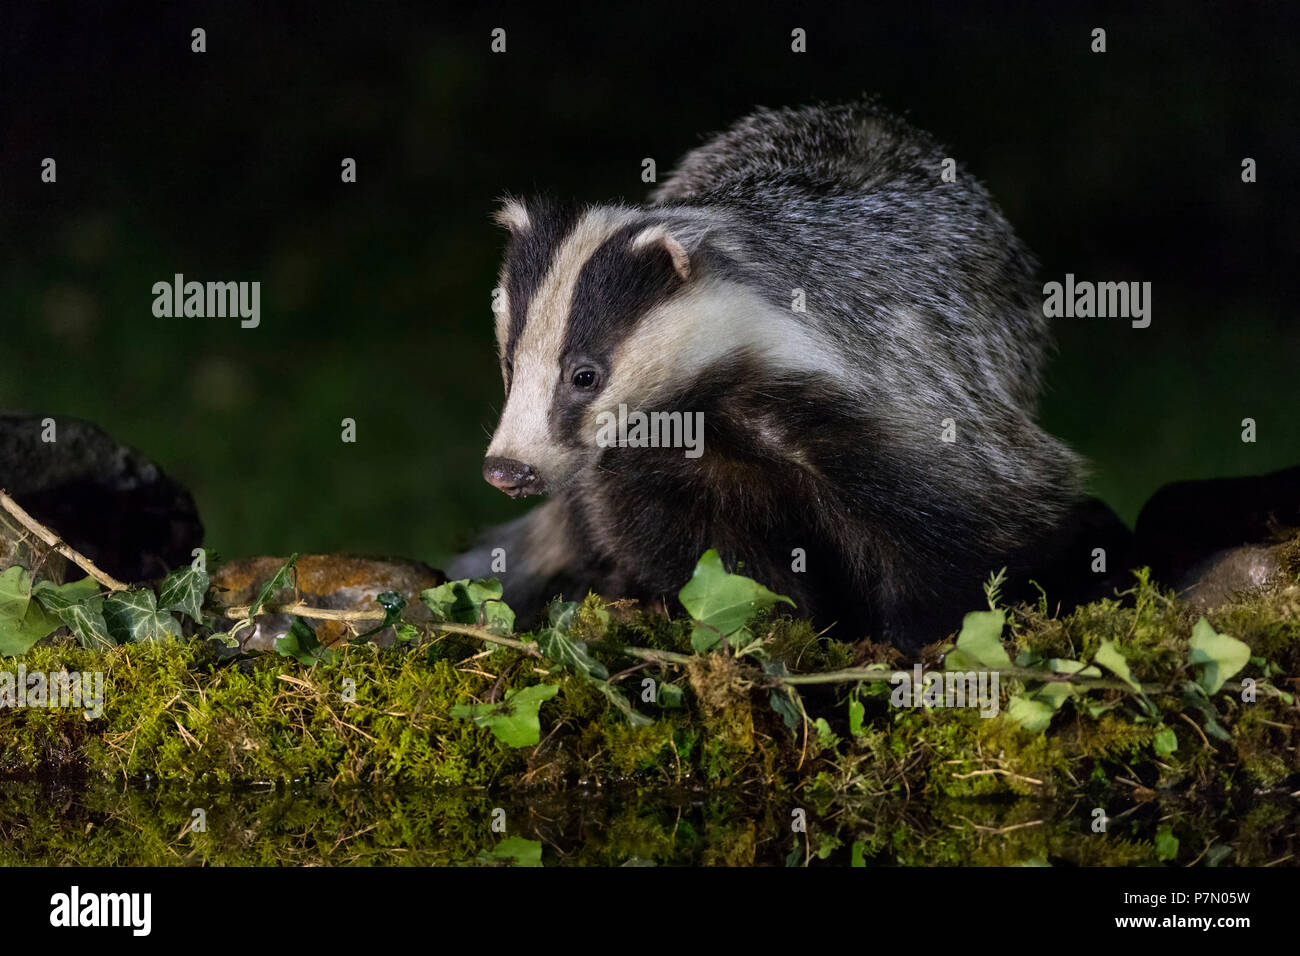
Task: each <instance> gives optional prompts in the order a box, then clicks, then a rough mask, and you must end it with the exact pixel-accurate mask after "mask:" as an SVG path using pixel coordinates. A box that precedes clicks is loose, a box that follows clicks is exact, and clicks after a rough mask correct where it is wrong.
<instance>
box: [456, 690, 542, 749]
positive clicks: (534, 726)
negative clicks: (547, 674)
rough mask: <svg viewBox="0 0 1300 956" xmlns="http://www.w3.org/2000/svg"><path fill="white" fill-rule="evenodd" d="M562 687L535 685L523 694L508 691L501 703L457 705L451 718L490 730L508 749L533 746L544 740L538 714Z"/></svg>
mask: <svg viewBox="0 0 1300 956" xmlns="http://www.w3.org/2000/svg"><path fill="white" fill-rule="evenodd" d="M559 690H560V685H559V684H534V685H533V686H531V687H525V688H524V689H523V690H520V691H507V692H506V699H505V700H503V701H502V702H501V703H499V704H457V705H456V706H455V707H453V708H452V709H451V716H453V717H459V718H461V719H469V720H472V721H474V723H475V724H476V725H478V726H479V727H486V728H487V729H488V730H490V731H492V733H493V734H494V735H495V736H496V738H497V739H498V740H500V741H501V742H502V743H503V744H505V745H506V746H508V747H532V746H535V745H536V744H537V743H538V741H540V740H541V739H542V724H541V721H540V720H539V719H538V716H537V712H538V710H539V709H540V708H541V706H542V701H545V700H550V699H551V698H552V697H554V696H555V695H556V694H557V693H559Z"/></svg>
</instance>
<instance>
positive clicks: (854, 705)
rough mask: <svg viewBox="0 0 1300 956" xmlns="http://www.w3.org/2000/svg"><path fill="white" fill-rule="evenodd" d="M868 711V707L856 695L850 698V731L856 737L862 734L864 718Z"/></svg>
mask: <svg viewBox="0 0 1300 956" xmlns="http://www.w3.org/2000/svg"><path fill="white" fill-rule="evenodd" d="M866 712H867V708H866V707H864V706H863V705H862V701H860V700H858V699H857V698H856V697H850V698H849V733H851V734H852V735H853V736H854V737H861V736H862V718H863V716H865V715H866Z"/></svg>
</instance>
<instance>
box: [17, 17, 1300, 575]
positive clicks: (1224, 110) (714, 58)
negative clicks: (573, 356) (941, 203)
mask: <svg viewBox="0 0 1300 956" xmlns="http://www.w3.org/2000/svg"><path fill="white" fill-rule="evenodd" d="M120 6H122V7H124V8H126V9H122V10H113V9H112V8H111V7H108V6H102V7H101V6H98V5H95V6H89V5H83V8H82V9H76V8H72V9H73V10H74V11H75V12H73V13H68V12H67V11H66V10H63V9H61V8H58V7H53V6H50V5H46V4H42V5H35V4H32V5H24V4H18V5H14V4H5V5H4V7H3V10H2V11H0V52H2V53H3V61H4V64H3V71H4V72H3V79H4V86H3V92H2V94H0V95H3V97H4V99H3V101H2V110H3V111H2V112H0V124H2V125H0V137H3V138H2V139H0V143H2V146H0V150H2V151H0V349H2V354H0V409H6V410H17V411H28V412H39V413H48V414H52V415H56V416H57V415H76V416H81V417H85V418H89V419H92V420H94V421H95V422H97V423H99V424H101V425H102V426H103V427H105V428H106V429H107V430H109V431H110V432H111V433H112V434H114V435H115V436H117V437H119V438H120V439H122V440H124V441H126V442H128V443H130V444H133V445H135V446H137V447H139V448H140V449H142V450H143V451H145V452H146V453H147V454H149V455H151V456H152V457H153V458H154V459H155V460H157V461H158V462H159V463H160V464H161V465H162V466H163V467H164V468H165V469H166V470H168V471H169V472H170V473H172V474H173V475H174V476H175V477H177V478H178V479H180V480H181V481H183V482H185V483H186V484H187V485H189V487H190V488H192V490H193V492H194V494H195V497H196V499H197V501H198V504H199V508H200V511H201V513H202V515H203V518H204V521H205V523H206V525H207V528H208V538H207V543H208V544H209V546H211V547H214V548H216V549H218V550H219V551H221V552H222V553H224V554H230V555H234V554H244V553H252V552H275V553H283V552H288V551H290V550H299V551H320V550H333V549H339V550H347V551H353V552H363V553H364V552H372V553H392V554H407V555H411V556H415V557H421V558H425V559H428V560H432V561H435V562H436V561H439V560H441V559H442V558H444V557H445V556H447V555H448V554H449V553H450V552H452V551H453V550H454V549H455V548H456V547H458V546H459V545H460V544H462V543H463V542H464V541H465V540H466V539H467V537H468V535H469V534H470V533H471V532H472V531H474V530H475V529H478V528H481V527H483V526H484V525H485V524H487V523H489V522H491V521H495V520H500V519H503V518H506V517H509V516H511V515H513V514H517V513H519V510H520V509H522V508H523V507H524V505H523V504H521V503H517V502H511V501H509V500H507V499H506V498H505V497H504V496H501V495H500V494H498V493H497V492H495V491H493V490H492V489H491V488H489V487H488V486H487V485H486V484H484V483H483V481H482V480H481V478H480V477H479V469H480V460H481V455H482V451H483V449H484V447H485V445H486V442H487V436H488V434H489V433H490V431H491V429H492V427H493V425H494V423H495V414H496V411H497V409H498V408H499V403H500V391H501V385H500V378H499V374H498V372H497V368H496V362H495V357H494V354H493V348H494V346H493V338H492V334H491V313H490V309H489V295H490V291H491V289H492V287H493V286H494V285H495V271H496V267H497V259H498V255H499V252H500V246H501V236H500V235H499V234H498V232H497V230H496V228H495V227H494V226H492V225H491V224H490V222H489V214H490V212H491V210H492V209H493V208H494V200H495V197H497V196H499V195H500V194H502V193H503V192H506V191H514V192H528V191H532V190H547V191H550V192H553V193H556V194H558V195H561V196H571V197H576V198H579V199H582V200H590V201H597V200H605V199H616V198H625V199H629V200H637V199H639V198H641V197H642V196H643V195H644V191H645V187H644V186H643V184H642V183H641V182H640V179H639V172H640V161H641V159H642V158H643V157H646V156H652V157H654V158H655V159H656V160H657V161H658V163H659V167H660V171H661V174H662V173H665V172H666V171H667V170H668V168H669V167H670V166H671V164H672V163H673V162H674V161H675V160H676V159H677V158H678V157H679V156H680V155H681V154H682V153H683V152H684V151H685V150H687V149H689V148H690V147H691V146H692V145H694V144H695V143H696V142H698V140H699V137H700V136H701V135H703V134H705V133H707V132H709V131H711V130H715V129H718V128H720V127H723V126H725V125H726V124H728V123H729V122H731V121H732V120H733V119H735V118H736V117H738V116H740V115H742V114H743V113H744V112H746V111H747V110H748V109H749V108H751V107H752V106H754V105H755V104H763V105H769V106H777V105H786V104H797V103H802V102H807V101H811V100H816V99H827V100H834V99H841V98H849V97H853V96H856V95H857V94H859V93H862V92H872V93H878V94H880V96H881V97H882V99H883V101H884V102H885V103H886V104H887V105H889V106H890V107H892V108H894V109H896V110H898V111H901V112H905V113H907V114H908V115H909V116H910V117H911V118H912V120H913V121H914V122H915V123H916V124H917V125H919V126H922V127H924V128H926V129H928V130H930V131H931V132H933V133H934V134H935V135H937V136H938V137H939V138H940V139H941V140H942V141H944V142H946V143H948V144H949V146H950V148H951V150H952V153H953V155H955V156H957V157H959V158H960V159H961V160H963V161H964V162H965V163H966V164H968V166H969V168H970V169H971V170H972V171H973V172H974V173H975V174H977V175H979V176H980V177H982V178H983V179H984V180H985V181H986V182H987V183H988V184H989V186H990V187H991V189H992V191H993V192H994V194H995V195H996V196H997V198H998V200H999V201H1000V202H1001V204H1002V206H1003V208H1004V209H1005V211H1006V213H1007V215H1008V217H1009V218H1010V219H1011V221H1012V222H1013V223H1014V224H1015V225H1016V226H1017V228H1018V229H1019V230H1020V231H1021V234H1022V235H1023V237H1024V238H1025V239H1026V241H1027V242H1028V244H1029V245H1030V246H1031V248H1033V249H1034V250H1035V252H1036V254H1037V255H1038V256H1039V258H1040V259H1041V260H1042V264H1043V267H1042V270H1041V274H1042V277H1043V279H1044V280H1047V279H1051V278H1056V279H1060V278H1061V277H1062V276H1063V275H1064V273H1065V272H1067V271H1071V272H1074V273H1075V274H1076V275H1077V276H1079V277H1080V278H1084V279H1094V280H1125V281H1128V280H1136V281H1151V282H1152V283H1153V284H1154V291H1153V304H1154V313H1153V314H1154V319H1153V324H1152V326H1151V328H1149V329H1146V330H1134V329H1131V328H1130V327H1129V326H1128V323H1127V322H1126V321H1123V320H1114V319H1111V320H1098V319H1093V320H1061V321H1059V322H1058V326H1057V334H1058V340H1059V351H1058V354H1057V356H1056V358H1055V360H1054V362H1053V364H1052V366H1051V370H1050V390H1049V392H1048V394H1047V395H1046V397H1045V402H1044V409H1043V418H1044V420H1045V423H1046V425H1047V427H1048V428H1049V429H1051V430H1052V431H1054V432H1055V433H1057V434H1059V435H1061V436H1062V437H1064V438H1065V439H1067V440H1068V441H1070V442H1071V443H1072V444H1074V445H1075V446H1076V447H1077V448H1078V449H1079V450H1081V451H1082V452H1083V453H1084V454H1085V455H1087V456H1088V457H1089V458H1090V459H1091V460H1092V462H1093V479H1092V485H1093V488H1094V490H1095V491H1096V492H1097V493H1099V494H1100V495H1101V496H1102V497H1104V498H1105V499H1107V500H1108V501H1110V502H1111V503H1112V504H1113V505H1114V506H1115V507H1116V508H1117V509H1118V510H1119V511H1120V513H1121V514H1122V516H1123V517H1124V518H1126V519H1127V520H1129V521H1131V520H1132V519H1133V518H1134V517H1135V515H1136V513H1137V510H1138V508H1139V507H1140V506H1141V503H1142V502H1143V501H1144V500H1145V498H1146V497H1147V496H1148V495H1149V494H1150V493H1151V492H1152V491H1153V490H1154V489H1155V488H1156V487H1158V486H1159V485H1160V484H1162V483H1164V482H1166V481H1170V480H1174V479H1178V478H1189V477H1206V476H1214V475H1229V474H1247V473H1254V472H1261V471H1265V470H1269V469H1274V468H1279V467H1283V466H1286V465H1291V464H1296V463H1297V462H1300V425H1297V422H1296V409H1297V408H1298V407H1300V375H1298V374H1297V372H1298V366H1300V327H1298V326H1297V323H1296V321H1295V307H1294V302H1295V299H1294V297H1293V294H1292V293H1293V291H1294V289H1295V278H1294V272H1295V265H1296V262H1295V260H1296V250H1297V241H1296V240H1297V229H1296V226H1295V208H1296V203H1295V201H1296V199H1297V187H1296V178H1297V159H1298V158H1300V149H1297V134H1296V120H1297V116H1298V115H1300V111H1298V110H1297V105H1298V104H1297V95H1296V76H1297V74H1298V72H1300V71H1298V69H1297V68H1298V67H1300V62H1298V61H1300V54H1298V52H1297V51H1298V49H1300V45H1298V44H1297V42H1296V41H1297V36H1296V30H1295V27H1294V24H1293V22H1292V21H1291V18H1290V15H1289V14H1288V13H1287V7H1286V6H1285V5H1282V4H1278V5H1252V4H1243V3H1236V4H1223V5H1200V6H1198V5H1195V4H1187V3H1178V4H1167V5H1156V6H1153V7H1149V8H1147V9H1145V10H1143V11H1129V10H1127V9H1126V8H1127V7H1129V6H1131V5H1129V4H1125V5H1116V6H1100V5H1095V4H1041V3H1035V4H1028V3H1026V4H1000V5H996V6H992V5H989V6H983V5H969V4H962V5H958V4H950V5H949V4H931V5H927V4H916V3H908V4H905V5H900V6H898V7H897V8H885V7H878V6H875V5H868V4H845V5H842V6H840V5H822V6H820V7H813V6H803V5H789V6H788V7H787V8H785V9H782V8H779V7H775V6H768V7H759V6H750V7H748V8H724V7H719V6H715V5H706V4H695V5H691V6H683V7H680V8H672V7H668V6H664V5H651V4H645V5H634V6H627V7H626V8H622V9H620V8H618V7H616V6H615V5H610V4H605V5H601V6H592V7H590V8H587V7H577V6H558V5H557V6H553V7H551V8H549V12H548V13H547V14H546V15H542V13H541V12H540V10H541V8H539V7H537V6H536V5H534V9H533V12H532V13H523V14H521V13H516V12H511V11H510V10H507V9H506V8H504V7H500V6H494V5H488V6H485V7H482V8H479V9H478V10H477V11H476V12H475V13H474V14H473V15H464V14H461V15H457V16H453V15H452V14H450V13H446V12H440V11H439V9H438V8H437V7H436V6H432V5H421V6H408V5H391V4H371V5H355V6H350V7H349V8H346V9H342V10H340V11H339V12H337V13H326V12H323V11H324V10H325V9H327V8H328V5H321V4H311V5H301V6H291V7H286V8H280V9H277V10H275V11H265V10H262V9H261V8H262V6H263V5H262V4H260V3H249V2H227V3H222V4H220V5H216V6H213V7H211V8H209V9H203V8H187V7H185V6H183V5H179V6H178V5H174V4H169V5H166V6H162V5H159V8H158V9H156V10H155V9H152V8H150V7H142V6H138V5H130V6H128V5H125V4H123V5H120ZM194 26H202V27H204V28H206V30H207V32H208V52H207V53H206V54H204V55H195V54H192V53H191V52H190V51H189V43H190V40H189V31H190V29H191V28H192V27H194ZM496 26H501V27H504V28H505V29H506V30H507V35H508V53H507V54H505V55H503V56H496V55H492V54H491V53H490V52H489V48H488V45H489V32H490V30H491V29H492V28H493V27H496ZM795 26H801V27H803V28H805V29H806V30H807V31H808V36H809V52H808V53H807V54H805V55H801V56H796V55H794V54H792V53H791V52H790V51H789V43H790V40H789V34H790V30H791V28H792V27H795ZM1094 26H1102V27H1105V28H1106V29H1107V30H1108V43H1109V52H1107V53H1105V54H1104V55H1094V54H1092V53H1090V52H1089V42H1090V38H1089V33H1090V30H1091V29H1092V28H1093V27H1094ZM45 156H53V157H55V158H56V159H57V161H58V174H59V179H58V184H57V185H53V186H51V185H42V184H41V183H40V182H39V178H38V177H39V164H40V161H41V159H42V158H43V157H45ZM344 156H351V157H355V158H356V159H357V161H358V166H359V182H358V183H357V184H356V185H343V184H342V183H340V181H339V169H340V167H339V163H340V160H341V159H342V157H344ZM1244 156H1251V157H1254V158H1255V159H1256V160H1257V161H1258V163H1259V181H1258V182H1257V183H1256V184H1254V185H1245V184H1243V183H1242V182H1241V179H1240V163H1241V159H1242V157H1244ZM176 272H182V273H184V274H185V275H186V277H187V278H190V279H197V280H200V281H204V280H260V281H261V282H262V284H263V285H262V325H261V327H260V328H259V329H256V330H250V331H245V330H241V329H240V328H239V327H238V322H237V320H232V319H227V320H220V319H156V318H154V317H153V315H152V312H151V306H152V301H153V296H152V293H151V291H150V290H151V287H152V285H153V283H155V282H157V281H160V280H170V278H171V276H172V275H173V273H176ZM1247 416H1249V417H1253V418H1255V419H1256V420H1257V422H1258V429H1259V440H1258V442H1257V443H1256V444H1253V445H1248V444H1243V443H1242V442H1241V440H1240V421H1241V419H1242V418H1244V417H1247ZM344 417H352V418H355V419H356V420H357V422H358V433H359V441H358V443H357V444H355V445H345V444H342V443H341V442H340V441H339V432H340V427H339V422H340V420H341V419H342V418H344Z"/></svg>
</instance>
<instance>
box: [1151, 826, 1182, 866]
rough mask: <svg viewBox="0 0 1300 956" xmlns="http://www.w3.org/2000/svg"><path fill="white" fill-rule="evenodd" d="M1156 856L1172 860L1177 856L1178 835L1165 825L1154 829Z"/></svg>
mask: <svg viewBox="0 0 1300 956" xmlns="http://www.w3.org/2000/svg"><path fill="white" fill-rule="evenodd" d="M1156 856H1157V857H1158V858H1159V859H1161V860H1172V859H1174V858H1175V857H1176V856H1178V837H1176V836H1174V831H1173V830H1172V829H1170V828H1169V827H1167V826H1164V827H1161V828H1160V829H1159V830H1157V831H1156Z"/></svg>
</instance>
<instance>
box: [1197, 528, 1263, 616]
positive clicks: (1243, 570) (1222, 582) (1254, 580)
mask: <svg viewBox="0 0 1300 956" xmlns="http://www.w3.org/2000/svg"><path fill="white" fill-rule="evenodd" d="M1281 552H1282V545H1262V544H1247V545H1242V546H1241V547H1239V548H1226V549H1225V550H1223V551H1218V552H1216V553H1214V554H1212V555H1210V556H1209V557H1208V558H1206V559H1205V560H1203V561H1201V562H1199V563H1198V564H1196V565H1194V566H1193V567H1192V568H1191V570H1189V571H1188V572H1187V573H1186V574H1184V575H1183V576H1182V578H1181V579H1180V580H1178V581H1177V582H1175V583H1174V589H1175V590H1176V591H1177V592H1178V595H1179V596H1180V597H1182V598H1183V599H1184V600H1186V601H1187V603H1188V604H1190V605H1191V606H1192V607H1194V608H1196V609H1198V610H1206V609H1208V608H1213V607H1218V606H1219V605H1221V604H1226V603H1227V602H1228V601H1230V600H1232V599H1233V598H1234V597H1237V596H1239V595H1242V594H1249V593H1251V592H1253V591H1262V590H1264V589H1265V588H1268V587H1271V586H1272V585H1274V584H1276V583H1277V582H1279V581H1281V580H1282V578H1283V569H1282V560H1281Z"/></svg>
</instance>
